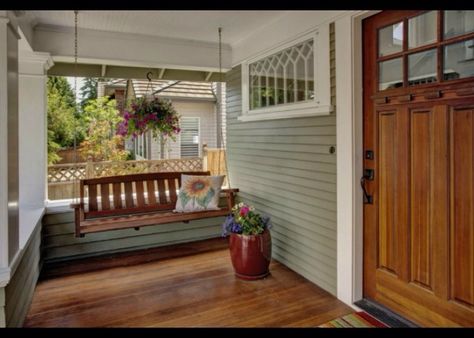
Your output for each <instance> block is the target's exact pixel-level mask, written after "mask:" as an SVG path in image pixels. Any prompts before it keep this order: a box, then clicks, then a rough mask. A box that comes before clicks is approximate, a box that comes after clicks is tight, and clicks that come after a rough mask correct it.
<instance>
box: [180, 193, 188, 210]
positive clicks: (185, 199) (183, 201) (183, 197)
mask: <svg viewBox="0 0 474 338" xmlns="http://www.w3.org/2000/svg"><path fill="white" fill-rule="evenodd" d="M179 199H180V200H181V205H182V207H183V209H184V207H185V206H186V204H188V202H189V196H188V194H186V192H184V191H183V190H181V191H180V192H179Z"/></svg>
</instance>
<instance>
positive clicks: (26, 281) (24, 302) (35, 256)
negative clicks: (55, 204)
mask: <svg viewBox="0 0 474 338" xmlns="http://www.w3.org/2000/svg"><path fill="white" fill-rule="evenodd" d="M24 250H25V251H24V252H23V254H22V256H21V258H20V263H19V265H18V267H17V269H16V270H15V273H14V275H13V276H12V278H11V279H10V282H9V283H8V284H7V286H6V287H5V288H3V289H2V288H0V327H2V324H3V325H4V326H5V325H6V326H7V327H21V326H22V325H23V322H24V320H25V318H26V315H27V313H28V310H29V307H30V304H31V301H32V299H33V293H34V290H35V287H36V282H37V280H38V277H39V273H40V270H41V257H40V256H41V252H40V250H41V222H39V223H38V224H37V225H36V227H35V230H34V231H33V233H32V235H31V237H30V239H29V241H28V243H27V244H26V246H25V249H24ZM2 303H3V304H4V314H3V315H2V314H1V312H2V311H1V308H2ZM2 317H3V318H2Z"/></svg>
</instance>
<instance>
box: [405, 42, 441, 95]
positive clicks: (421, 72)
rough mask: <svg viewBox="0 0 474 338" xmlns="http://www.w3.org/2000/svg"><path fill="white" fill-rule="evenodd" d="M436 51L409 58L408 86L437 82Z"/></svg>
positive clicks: (415, 54)
mask: <svg viewBox="0 0 474 338" xmlns="http://www.w3.org/2000/svg"><path fill="white" fill-rule="evenodd" d="M436 61H437V58H436V49H430V50H427V51H425V52H419V53H414V54H410V55H409V56H408V85H409V86H414V85H417V84H422V83H430V82H436V65H437V63H436Z"/></svg>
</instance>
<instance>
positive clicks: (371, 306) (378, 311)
mask: <svg viewBox="0 0 474 338" xmlns="http://www.w3.org/2000/svg"><path fill="white" fill-rule="evenodd" d="M354 304H355V305H357V306H358V307H360V308H361V309H363V310H364V311H366V312H367V313H368V314H370V315H372V316H374V317H375V318H376V319H378V320H380V321H382V322H384V323H385V324H387V325H388V326H389V327H418V325H416V324H415V323H413V322H411V321H409V320H408V319H406V318H404V317H402V316H400V315H399V314H397V313H395V312H393V311H391V310H389V309H388V308H387V307H385V306H383V305H382V304H380V303H377V302H376V301H373V300H371V299H368V298H364V299H361V300H359V301H357V302H355V303H354Z"/></svg>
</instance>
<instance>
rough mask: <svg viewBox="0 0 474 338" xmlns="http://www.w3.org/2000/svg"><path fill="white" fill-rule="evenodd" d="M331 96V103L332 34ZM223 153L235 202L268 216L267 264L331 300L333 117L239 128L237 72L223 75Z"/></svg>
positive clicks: (333, 279)
mask: <svg viewBox="0 0 474 338" xmlns="http://www.w3.org/2000/svg"><path fill="white" fill-rule="evenodd" d="M330 40H331V47H332V48H331V59H332V60H331V93H332V97H331V99H332V103H333V104H334V102H335V96H334V95H335V82H334V79H335V77H334V75H335V71H334V70H335V69H334V67H335V62H334V60H333V58H334V30H333V28H332V29H331V36H330ZM226 82H227V139H228V144H227V152H228V163H229V171H230V178H231V184H232V187H235V188H239V189H240V193H239V200H243V201H246V202H248V203H250V204H252V205H254V206H255V207H256V208H257V210H258V211H261V212H263V213H265V214H268V215H269V216H271V218H272V223H273V225H274V227H273V229H272V240H273V248H272V249H273V258H275V259H276V260H278V261H280V262H281V263H283V264H285V265H287V266H288V267H289V268H291V269H292V270H294V271H296V272H297V273H299V274H301V275H302V276H304V277H306V278H308V279H309V280H311V281H312V282H314V283H315V284H317V285H319V286H321V287H322V288H324V289H325V290H327V291H329V292H330V293H332V294H336V271H337V268H336V247H337V245H336V154H330V153H329V147H330V146H333V145H334V146H335V145H336V116H335V113H332V114H331V115H327V116H318V117H304V118H293V119H279V120H278V119H277V120H265V121H252V122H242V121H239V120H238V119H237V118H238V116H240V115H241V113H242V103H241V100H242V95H241V67H240V66H238V67H235V68H233V69H232V70H231V71H230V72H228V73H227V76H226Z"/></svg>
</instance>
